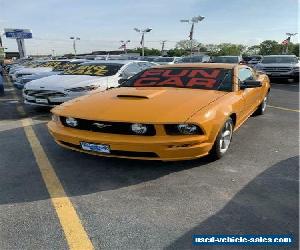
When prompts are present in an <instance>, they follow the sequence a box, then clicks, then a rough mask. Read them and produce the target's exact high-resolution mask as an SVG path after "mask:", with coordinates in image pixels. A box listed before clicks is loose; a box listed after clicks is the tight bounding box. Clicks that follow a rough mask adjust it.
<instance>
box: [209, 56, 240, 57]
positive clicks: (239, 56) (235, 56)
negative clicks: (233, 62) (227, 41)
mask: <svg viewBox="0 0 300 250" xmlns="http://www.w3.org/2000/svg"><path fill="white" fill-rule="evenodd" d="M215 57H240V56H215Z"/></svg>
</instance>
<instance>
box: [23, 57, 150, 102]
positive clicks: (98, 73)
mask: <svg viewBox="0 0 300 250" xmlns="http://www.w3.org/2000/svg"><path fill="white" fill-rule="evenodd" d="M154 65H156V64H154V63H151V62H146V61H125V60H121V61H117V60H113V61H92V62H88V63H83V64H80V65H78V66H76V67H74V68H72V69H68V70H65V71H64V73H63V74H61V75H53V76H48V77H44V78H41V79H38V80H33V81H31V82H29V83H27V84H26V85H25V87H24V89H23V97H24V102H25V104H30V105H38V106H50V107H53V106H55V105H59V104H61V103H63V102H66V101H69V100H71V99H73V98H76V97H79V96H82V95H85V94H88V93H90V92H91V91H94V90H97V91H104V90H106V89H109V88H114V87H117V86H119V82H120V80H121V81H122V79H128V78H129V77H131V76H133V75H135V74H137V73H139V72H140V71H142V70H144V69H147V68H149V67H152V66H154Z"/></svg>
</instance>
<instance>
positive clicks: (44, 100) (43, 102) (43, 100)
mask: <svg viewBox="0 0 300 250" xmlns="http://www.w3.org/2000/svg"><path fill="white" fill-rule="evenodd" d="M35 102H36V103H42V104H48V100H47V99H45V98H35Z"/></svg>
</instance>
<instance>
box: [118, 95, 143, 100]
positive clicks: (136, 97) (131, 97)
mask: <svg viewBox="0 0 300 250" xmlns="http://www.w3.org/2000/svg"><path fill="white" fill-rule="evenodd" d="M117 97H118V98H129V99H149V97H148V96H143V95H130V94H127V95H126V94H122V95H117Z"/></svg>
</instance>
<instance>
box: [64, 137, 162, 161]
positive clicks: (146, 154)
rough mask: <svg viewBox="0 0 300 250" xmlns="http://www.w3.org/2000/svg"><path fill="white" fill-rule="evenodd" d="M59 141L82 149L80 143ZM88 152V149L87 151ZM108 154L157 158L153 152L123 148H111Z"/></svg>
mask: <svg viewBox="0 0 300 250" xmlns="http://www.w3.org/2000/svg"><path fill="white" fill-rule="evenodd" d="M59 143H61V144H63V145H66V146H68V147H71V148H76V149H80V150H83V149H82V148H81V147H80V145H76V144H73V143H69V142H64V141H59ZM87 152H90V151H87ZM93 153H97V152H93ZM97 154H99V155H107V154H104V153H103V154H101V153H97ZM108 155H112V156H127V157H148V158H158V155H157V154H156V153H154V152H135V151H125V150H111V151H110V154H108Z"/></svg>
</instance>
